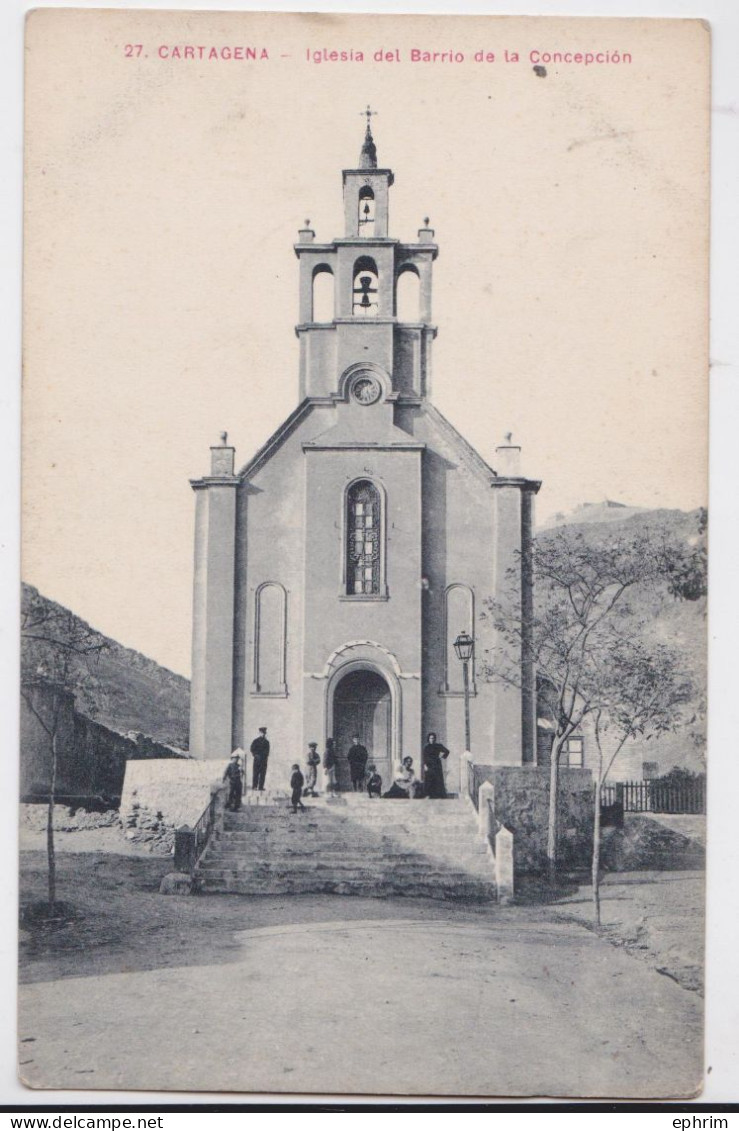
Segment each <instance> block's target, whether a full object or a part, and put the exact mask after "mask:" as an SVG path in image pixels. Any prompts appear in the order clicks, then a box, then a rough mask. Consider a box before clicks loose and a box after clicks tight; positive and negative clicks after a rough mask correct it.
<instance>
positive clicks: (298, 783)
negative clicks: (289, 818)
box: [290, 762, 305, 813]
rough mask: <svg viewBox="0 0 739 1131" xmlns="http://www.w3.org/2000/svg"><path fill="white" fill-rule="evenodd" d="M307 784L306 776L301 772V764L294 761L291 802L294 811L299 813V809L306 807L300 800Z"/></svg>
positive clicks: (291, 779)
mask: <svg viewBox="0 0 739 1131" xmlns="http://www.w3.org/2000/svg"><path fill="white" fill-rule="evenodd" d="M304 785H305V778H304V777H303V775H302V774H301V772H300V766H299V765H298V763H297V762H294V763H293V772H292V777H291V778H290V789H291V790H292V793H291V795H290V804H291V805H292V808H293V813H297V811H298V809H305V805H304V804H303V802H302V801H301V800H300V798H301V796H302V793H303V786H304Z"/></svg>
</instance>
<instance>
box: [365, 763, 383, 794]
mask: <svg viewBox="0 0 739 1131" xmlns="http://www.w3.org/2000/svg"><path fill="white" fill-rule="evenodd" d="M367 769H368V770H369V777H368V778H367V796H368V797H381V796H382V778H381V777H380V775H379V774H378V772H377V766H368V767H367Z"/></svg>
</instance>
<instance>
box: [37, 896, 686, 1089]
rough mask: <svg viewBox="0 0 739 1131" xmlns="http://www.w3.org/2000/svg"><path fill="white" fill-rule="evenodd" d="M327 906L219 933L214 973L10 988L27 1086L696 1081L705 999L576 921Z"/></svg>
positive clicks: (169, 969)
mask: <svg viewBox="0 0 739 1131" xmlns="http://www.w3.org/2000/svg"><path fill="white" fill-rule="evenodd" d="M177 898H178V897H172V899H177ZM192 902H193V901H192V900H191V901H190V904H192ZM395 902H399V901H395ZM283 904H284V901H283ZM328 905H329V906H330V907H332V908H333V910H332V911H331V913H330V915H329V916H327V917H326V921H324V922H289V921H288V922H283V923H282V924H275V925H271V926H262V927H256V928H253V929H250V930H242V931H236V932H234V931H229V932H228V934H229V940H228V941H229V951H228V954H227V955H225V954H220V955H218V956H217V957H216V956H215V955H214V961H213V962H212V964H209V963H208V961H207V957H206V958H205V961H203V956H201V964H199V965H192V964H190V963H187V962H183V963H182V964H181V965H176V964H174V965H171V964H167V965H165V966H159V967H158V968H153V969H138V970H136V971H135V972H130V973H129V972H126V973H124V972H121V973H104V974H92V975H89V976H84V977H66V978H63V979H55V980H49V981H43V982H34V983H32V984H26V985H23V986H21V988H20V1018H21V1022H20V1038H21V1045H20V1048H21V1054H20V1059H21V1061H23V1062H24V1063H23V1065H22V1068H21V1072H22V1075H23V1078H24V1079H25V1081H26V1082H27V1083H29V1084H31V1085H35V1086H46V1087H59V1088H61V1087H81V1088H108V1089H116V1088H133V1087H135V1088H144V1089H182V1090H187V1091H190V1090H192V1091H197V1090H225V1091H229V1090H230V1091H244V1092H248V1091H280V1092H283V1091H284V1092H322V1093H331V1092H343V1091H346V1090H347V1088H348V1086H349V1084H351V1090H352V1091H354V1092H369V1093H378V1092H380V1093H385V1094H401V1095H402V1094H439V1095H454V1094H467V1095H470V1094H478V1095H499V1094H510V1095H531V1094H541V1095H559V1096H563V1095H575V1096H587V1095H602V1096H631V1097H639V1096H652V1097H662V1096H684V1095H689V1094H691V1093H693V1092H694V1091H695V1090H696V1088H697V1087H698V1086H699V1081H700V1077H701V1056H702V1050H701V1047H700V1037H699V1034H700V1032H701V1021H700V1009H701V1002H700V999H699V998H698V997H697V996H696V995H695V994H692V993H689V992H687V991H686V990H684V989H682V988H681V987H680V986H678V985H676V984H675V983H674V982H672V981H671V980H670V979H668V978H665V977H662V976H660V975H659V974H657V973H655V972H654V971H652V970H650V969H648V968H646V967H645V966H643V965H642V964H640V963H638V962H635V961H634V960H633V959H632V958H631V957H630V956H629V955H628V954H626V953H624V952H623V951H622V950H619V949H617V948H616V947H614V946H612V945H611V944H610V943H609V942H608V941H606V940H605V939H603V938H599V937H598V936H596V935H593V934H592V933H591V932H588V931H587V930H585V929H584V928H583V927H581V926H579V925H577V924H575V923H565V922H558V923H546V922H542V921H541V909H529V908H523V907H519V908H509V909H505V910H504V909H494V910H492V911H489V912H488V913H487V914H486V915H485V916H480V915H465V914H460V913H459V912H458V911H456V910H455V909H454V908H451V909H448V908H447V907H446V906H444V905H437V906H436V907H435V908H431V907H428V906H424V907H418V908H416V907H415V905H414V904H413V903H411V902H408V903H407V904H404V906H403V918H398V915H399V913H400V912H399V910H398V908H397V906H394V905H393V906H392V908H391V906H390V904H389V903H386V902H384V901H361V903H360V901H354V900H344V899H340V898H334V900H333V901H331V899H329V900H328ZM231 906H232V907H234V908H235V907H236V906H238V904H233V903H232V904H231ZM345 907H351V909H352V910H351V912H350V913H349V914H350V915H351V917H348V916H347V915H345V914H342V908H345ZM183 910H184V908H183ZM360 913H361V914H363V915H364V917H361V918H360V917H355V916H357V915H359V914H360ZM282 917H283V918H287V919H288V920H289V919H290V911H289V907H288V909H287V914H286V915H283V916H282ZM121 958H122V959H123V962H122V967H123V969H124V970H125V957H124V956H121ZM47 976H48V972H47Z"/></svg>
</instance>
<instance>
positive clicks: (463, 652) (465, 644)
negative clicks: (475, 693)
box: [454, 632, 475, 750]
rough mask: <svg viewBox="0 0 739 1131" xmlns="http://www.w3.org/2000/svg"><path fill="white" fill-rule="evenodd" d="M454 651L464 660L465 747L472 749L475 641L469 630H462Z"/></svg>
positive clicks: (459, 658) (458, 657) (455, 642)
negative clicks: (472, 691)
mask: <svg viewBox="0 0 739 1131" xmlns="http://www.w3.org/2000/svg"><path fill="white" fill-rule="evenodd" d="M454 651H455V652H456V653H457V659H458V660H461V662H462V678H463V679H464V748H465V750H469V749H470V745H471V744H470V660H471V659H472V654H473V652H474V651H475V642H474V640H473V639H472V637H471V636H470V634H469V633H468V632H460V634H459V636H458V637H457V639H456V640H455V641H454Z"/></svg>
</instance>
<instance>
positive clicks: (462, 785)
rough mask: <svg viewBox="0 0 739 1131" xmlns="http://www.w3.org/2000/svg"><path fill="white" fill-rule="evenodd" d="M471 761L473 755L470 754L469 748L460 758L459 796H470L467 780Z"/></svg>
mask: <svg viewBox="0 0 739 1131" xmlns="http://www.w3.org/2000/svg"><path fill="white" fill-rule="evenodd" d="M471 761H472V755H471V754H470V752H469V750H465V752H464V754H463V755H462V757H461V758H460V759H459V796H460V797H469V793H468V792H467V780H468V773H467V767H468V766H469V764H470V762H471Z"/></svg>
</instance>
